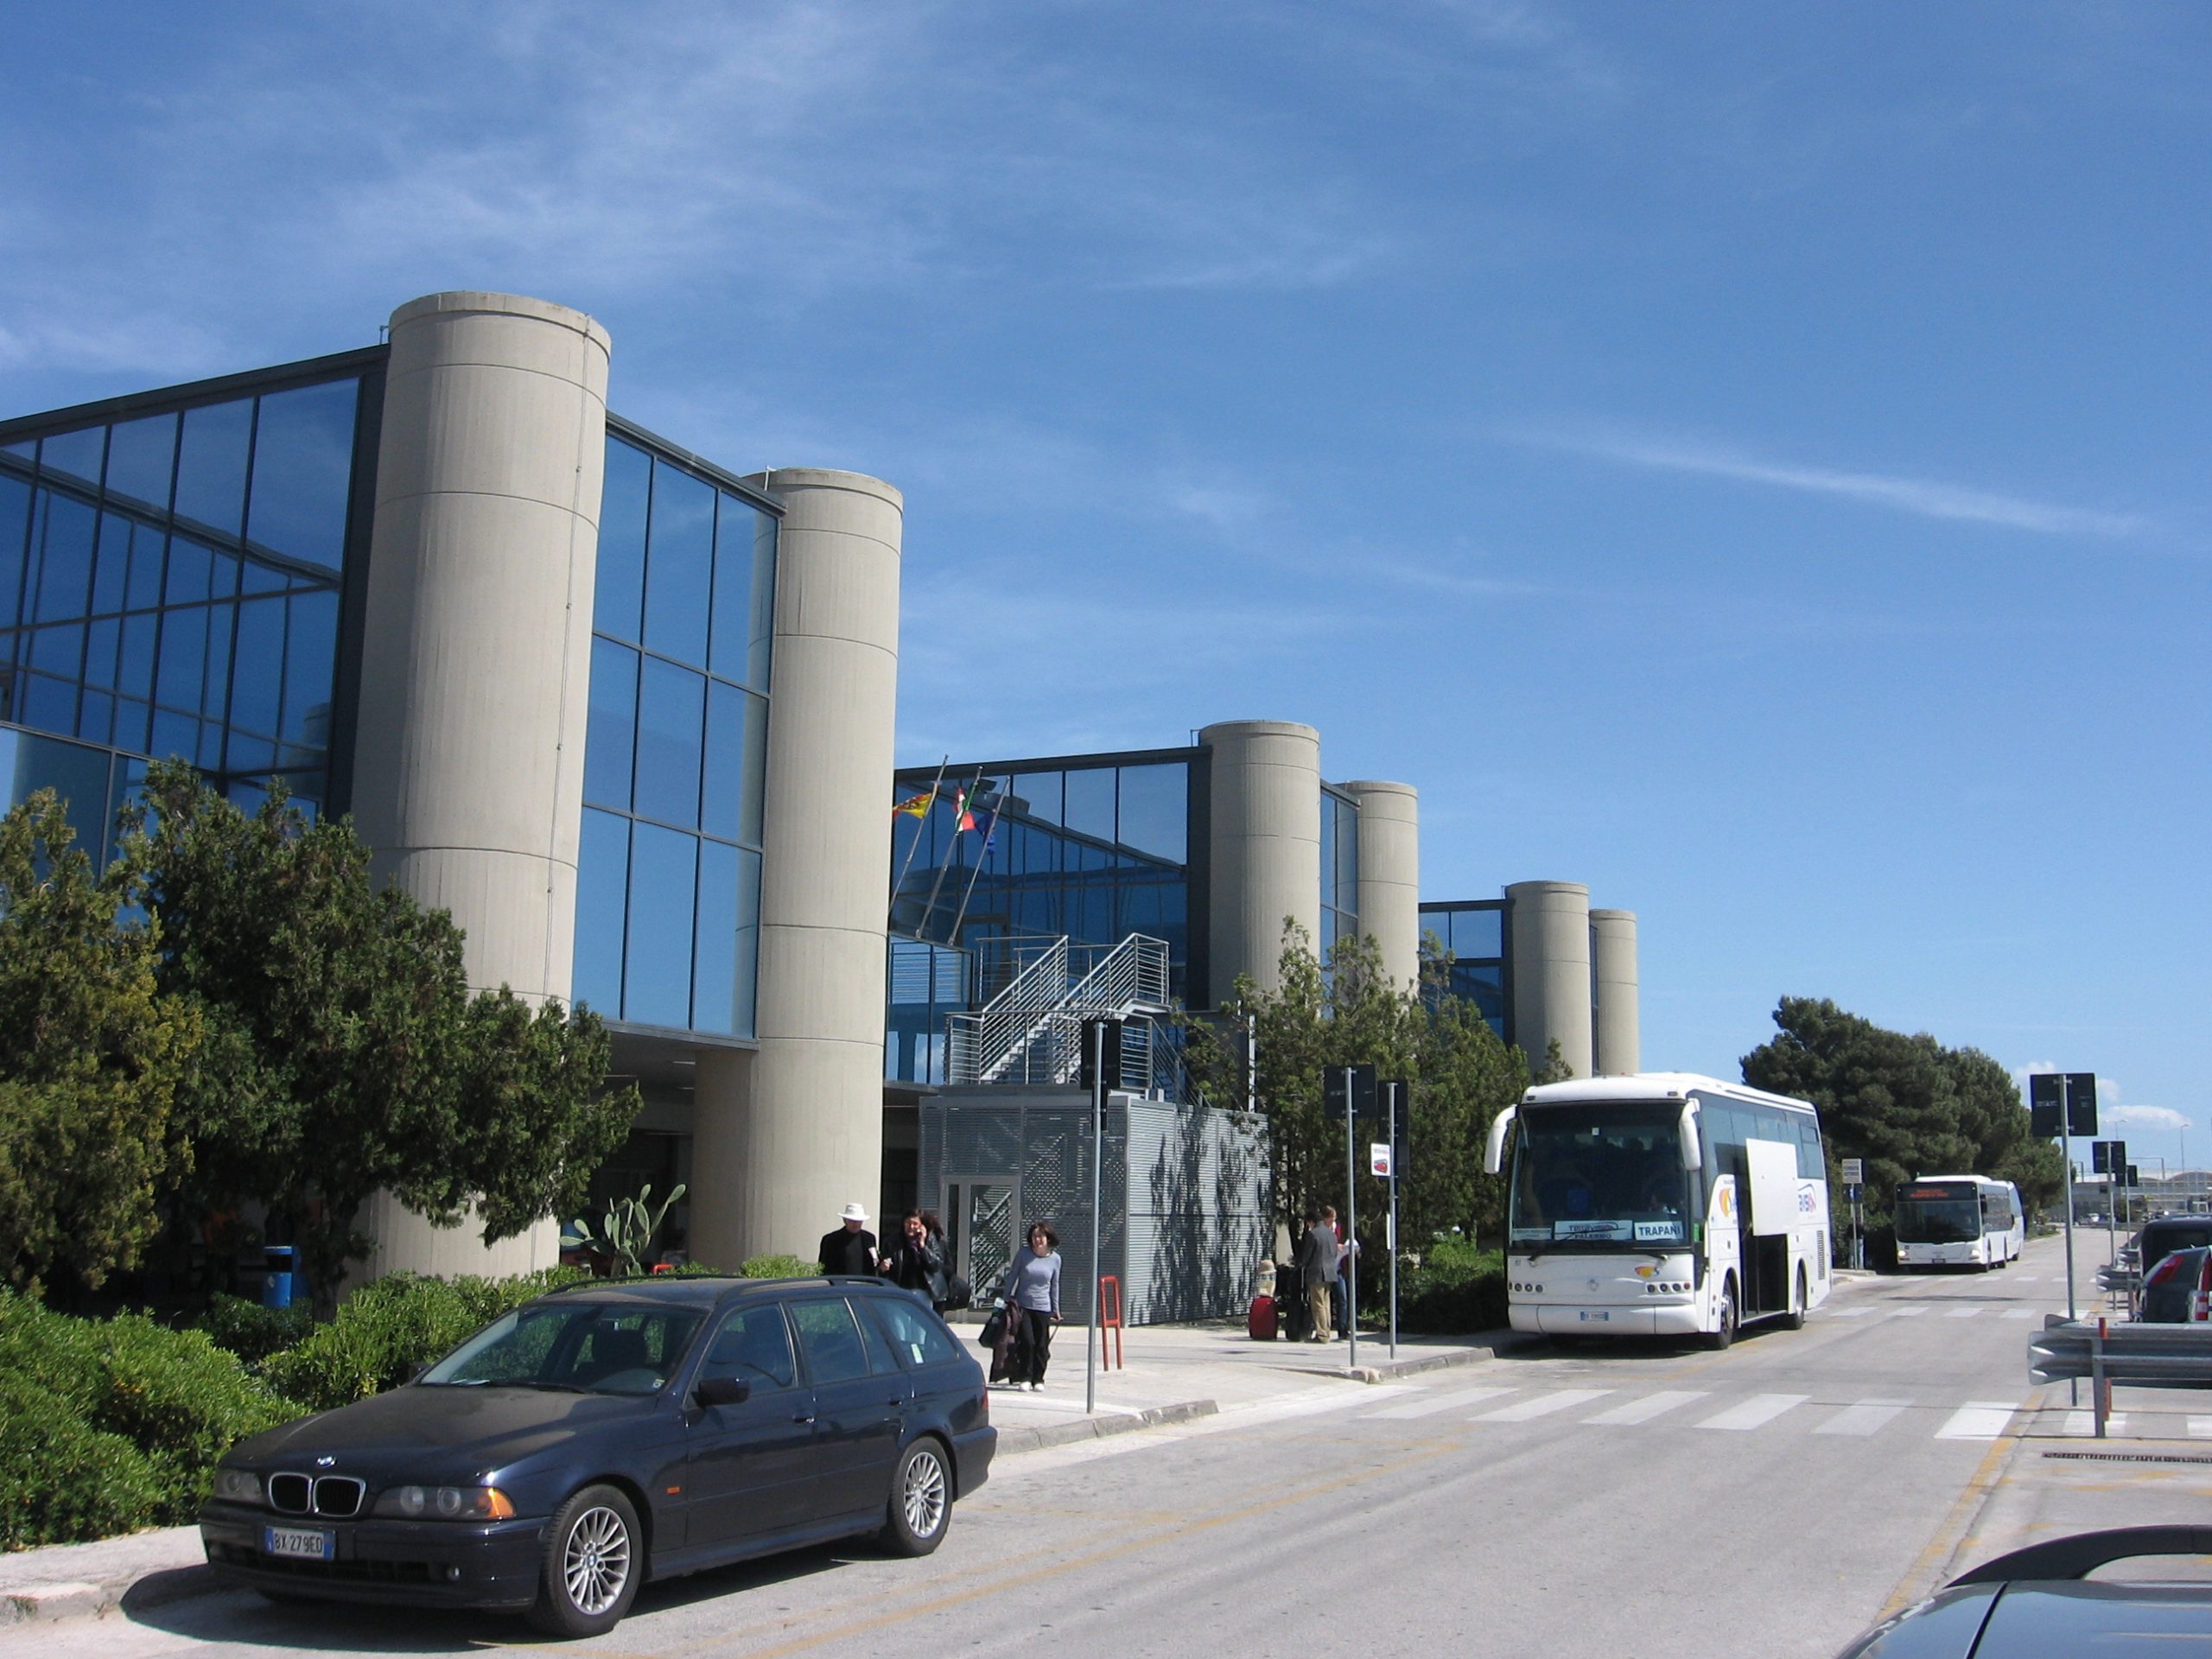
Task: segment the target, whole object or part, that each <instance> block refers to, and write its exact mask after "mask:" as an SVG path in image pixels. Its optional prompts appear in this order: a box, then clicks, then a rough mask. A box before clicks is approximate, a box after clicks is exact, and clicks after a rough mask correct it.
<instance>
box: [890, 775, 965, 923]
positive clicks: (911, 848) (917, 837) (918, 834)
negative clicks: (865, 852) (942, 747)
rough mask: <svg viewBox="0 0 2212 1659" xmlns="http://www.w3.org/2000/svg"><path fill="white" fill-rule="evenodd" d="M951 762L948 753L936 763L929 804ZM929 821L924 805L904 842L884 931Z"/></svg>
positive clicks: (894, 911)
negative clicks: (903, 859) (901, 862)
mask: <svg viewBox="0 0 2212 1659" xmlns="http://www.w3.org/2000/svg"><path fill="white" fill-rule="evenodd" d="M951 764H952V757H951V756H950V755H949V754H948V755H946V756H945V757H944V760H940V761H938V763H937V782H936V783H933V784H931V785H930V806H935V805H936V804H937V792H938V790H939V789H940V788H941V787H943V785H944V769H945V768H946V767H947V766H950V765H951ZM891 810H893V812H896V811H897V810H899V809H898V808H897V807H895V806H894V807H893V808H892V809H891ZM929 821H930V813H929V807H924V808H923V809H922V810H921V812H920V814H919V815H918V817H917V818H916V821H915V823H914V838H913V839H912V841H910V842H907V843H906V862H905V863H904V864H901V865H900V866H899V879H898V880H896V881H893V883H892V884H891V907H890V908H889V909H888V910H887V911H886V912H884V918H883V926H884V931H886V932H889V931H890V930H891V920H892V918H893V917H895V916H896V915H898V913H899V888H901V887H905V886H906V873H907V872H908V871H909V870H911V869H912V868H914V855H915V854H916V853H918V852H919V851H921V849H922V826H923V825H924V824H925V823H928V822H929ZM922 919H923V920H924V921H927V920H928V919H929V918H927V917H926V916H925V917H924V918H922Z"/></svg>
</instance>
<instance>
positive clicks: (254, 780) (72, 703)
mask: <svg viewBox="0 0 2212 1659" xmlns="http://www.w3.org/2000/svg"><path fill="white" fill-rule="evenodd" d="M380 385H381V382H380V379H379V378H377V377H374V376H369V377H366V378H365V377H364V375H363V374H362V373H361V372H359V371H358V370H356V371H355V372H349V373H344V374H335V375H334V374H330V373H327V372H326V373H324V374H323V375H321V378H302V380H300V381H296V382H295V383H292V384H283V383H281V382H279V381H277V380H274V379H272V380H271V381H270V384H269V385H268V386H267V387H266V388H265V389H262V390H258V391H253V392H249V393H241V394H235V395H231V396H227V397H214V398H210V399H204V400H194V399H192V398H191V397H190V395H189V394H181V395H180V397H179V404H178V406H173V407H170V408H168V409H162V410H154V411H151V412H137V410H134V412H133V413H131V414H130V416H128V417H120V416H118V417H117V418H113V419H110V420H105V421H101V422H97V423H86V424H82V425H78V426H75V427H67V428H63V429H54V430H45V431H39V432H37V433H35V435H21V434H20V431H18V432H17V433H14V434H11V435H10V436H9V437H8V438H7V440H6V441H5V442H0V721H7V722H10V723H12V724H14V725H16V726H18V727H24V728H30V729H32V730H35V731H38V732H42V733H47V734H52V735H54V736H56V737H63V738H72V739H75V740H77V741H79V743H82V744H86V745H91V746H93V747H98V748H100V749H105V750H110V751H112V752H115V753H118V754H120V755H121V756H123V757H124V758H125V760H126V761H128V762H130V765H131V767H132V768H135V771H134V775H140V774H143V766H144V761H145V760H146V759H147V758H148V757H167V756H170V755H176V756H181V757H182V758H183V759H185V760H189V761H191V762H193V763H194V765H196V766H199V767H200V770H201V771H202V772H205V773H207V776H208V778H209V779H210V781H211V782H213V784H214V785H216V786H217V787H218V788H219V789H222V790H223V791H225V792H226V793H227V794H229V795H230V796H232V798H235V799H238V800H240V801H241V802H244V803H247V804H251V802H252V801H254V800H256V799H257V798H259V797H260V796H261V795H262V794H263V793H264V791H265V790H266V788H267V785H268V784H269V781H270V779H271V778H273V777H276V776H279V775H281V776H283V778H284V779H286V781H287V783H288V785H289V787H290V789H291V791H292V793H293V795H294V796H295V797H296V798H298V799H299V801H300V803H301V804H302V806H303V807H305V808H306V809H307V810H309V811H310V812H313V811H318V810H321V808H322V807H323V805H324V804H325V803H326V802H327V800H328V799H329V791H330V781H331V779H330V747H331V739H332V726H333V721H332V709H333V704H334V696H335V681H336V676H337V664H338V652H339V620H340V587H341V582H342V577H343V573H344V568H345V561H346V545H347V540H348V534H347V532H348V527H349V524H350V523H351V522H352V514H353V477H354V473H355V434H356V432H357V431H358V430H359V429H360V426H361V423H362V418H363V410H364V408H365V404H367V402H368V401H369V400H372V399H373V398H374V397H376V396H377V395H378V391H379V389H380ZM139 407H140V408H143V404H141V405H140V406H139ZM29 424H30V423H16V427H17V429H21V428H22V427H25V426H28V425H29ZM17 749H18V753H36V752H37V751H35V750H26V749H23V748H22V746H21V745H18V746H17ZM127 769H129V768H127ZM78 822H79V829H80V830H82V831H85V832H86V833H88V834H89V833H90V832H91V830H92V828H93V826H92V825H91V824H90V823H87V822H86V821H85V820H84V818H82V817H79V819H78Z"/></svg>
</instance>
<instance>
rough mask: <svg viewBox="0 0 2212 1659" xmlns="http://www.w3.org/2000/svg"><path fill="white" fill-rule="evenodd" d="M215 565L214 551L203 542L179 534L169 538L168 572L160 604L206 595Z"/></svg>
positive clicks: (197, 598) (181, 602) (186, 603)
mask: <svg viewBox="0 0 2212 1659" xmlns="http://www.w3.org/2000/svg"><path fill="white" fill-rule="evenodd" d="M214 564H215V554H214V550H213V549H211V548H209V547H208V546H207V544H206V543H201V542H195V541H192V540H190V539H188V537H182V536H177V537H171V538H170V542H169V567H168V576H167V577H166V578H165V579H164V580H163V582H162V604H164V605H189V604H191V603H192V602H193V601H195V600H201V599H205V598H207V584H208V582H209V580H210V578H211V577H212V575H213V571H214Z"/></svg>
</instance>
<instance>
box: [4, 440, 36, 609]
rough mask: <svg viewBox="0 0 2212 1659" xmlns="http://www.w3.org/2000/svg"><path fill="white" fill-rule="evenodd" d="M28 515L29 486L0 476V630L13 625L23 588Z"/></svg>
mask: <svg viewBox="0 0 2212 1659" xmlns="http://www.w3.org/2000/svg"><path fill="white" fill-rule="evenodd" d="M30 514H31V492H30V486H29V485H27V484H25V483H24V482H22V480H20V479H15V478H10V477H7V476H5V475H4V474H0V628H12V627H13V626H16V616H17V613H16V601H17V600H18V599H19V598H20V597H21V596H22V586H23V537H24V536H25V534H26V533H27V532H28V531H29V526H30Z"/></svg>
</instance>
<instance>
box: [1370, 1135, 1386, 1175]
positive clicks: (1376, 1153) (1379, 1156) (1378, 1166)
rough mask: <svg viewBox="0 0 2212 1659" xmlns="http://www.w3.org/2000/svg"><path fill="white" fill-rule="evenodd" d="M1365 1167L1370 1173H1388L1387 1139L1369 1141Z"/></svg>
mask: <svg viewBox="0 0 2212 1659" xmlns="http://www.w3.org/2000/svg"><path fill="white" fill-rule="evenodd" d="M1367 1168H1368V1173H1370V1174H1374V1175H1388V1174H1389V1173H1390V1143H1389V1141H1371V1142H1370V1143H1369V1146H1368V1148H1367Z"/></svg>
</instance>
